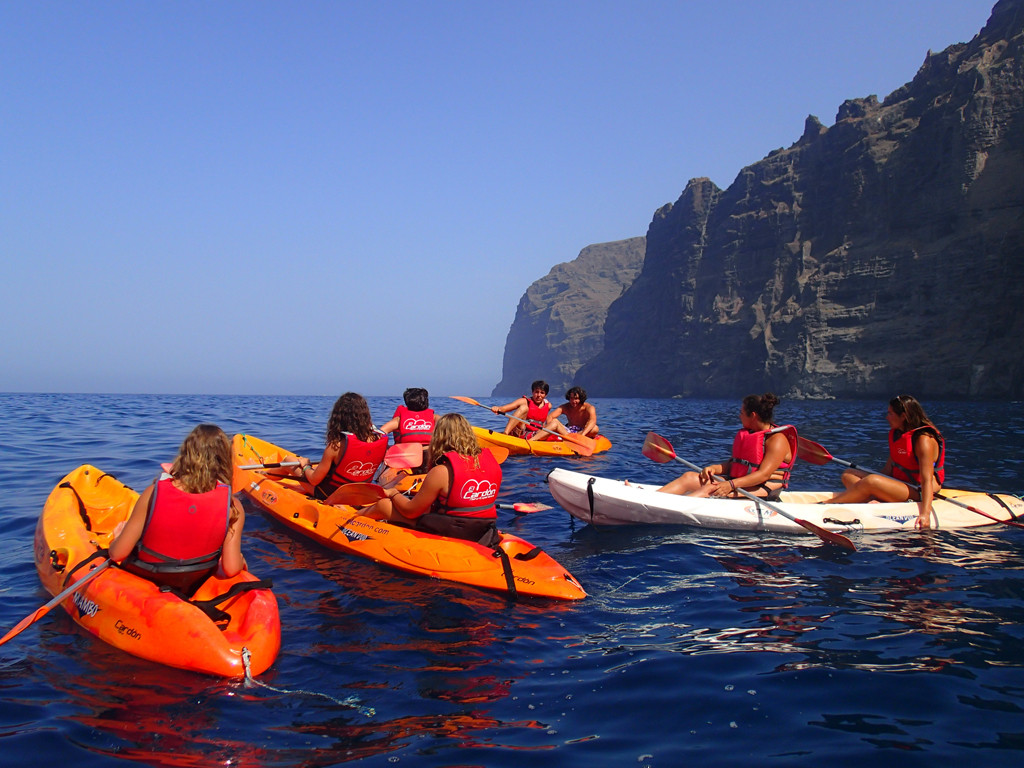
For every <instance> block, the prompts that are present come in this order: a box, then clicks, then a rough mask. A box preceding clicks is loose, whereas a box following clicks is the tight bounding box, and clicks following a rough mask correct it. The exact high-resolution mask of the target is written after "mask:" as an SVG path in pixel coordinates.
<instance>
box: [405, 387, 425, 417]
mask: <svg viewBox="0 0 1024 768" xmlns="http://www.w3.org/2000/svg"><path fill="white" fill-rule="evenodd" d="M402 399H403V400H405V407H406V408H408V409H409V410H411V411H425V410H427V408H429V407H430V396H429V395H428V394H427V390H425V389H423V388H421V387H409V388H408V389H407V390H405V392H403V393H402Z"/></svg>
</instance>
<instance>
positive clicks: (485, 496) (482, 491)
mask: <svg viewBox="0 0 1024 768" xmlns="http://www.w3.org/2000/svg"><path fill="white" fill-rule="evenodd" d="M497 495H498V486H497V485H495V484H494V483H492V482H491V481H490V480H467V481H466V482H465V483H463V484H462V498H464V499H465V500H466V501H488V500H490V499H493V498H494V497H495V496H497Z"/></svg>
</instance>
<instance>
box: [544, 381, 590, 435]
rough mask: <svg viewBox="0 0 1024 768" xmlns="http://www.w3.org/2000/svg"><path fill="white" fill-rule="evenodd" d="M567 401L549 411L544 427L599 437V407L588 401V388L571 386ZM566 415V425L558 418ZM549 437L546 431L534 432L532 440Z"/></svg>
mask: <svg viewBox="0 0 1024 768" xmlns="http://www.w3.org/2000/svg"><path fill="white" fill-rule="evenodd" d="M565 399H566V400H567V402H565V403H562V404H561V405H560V406H558V407H557V408H555V409H554V410H553V411H551V412H550V413H548V420H547V423H546V424H545V425H544V428H545V429H547V430H549V431H551V432H557V433H558V434H560V435H566V434H576V435H583V436H584V437H597V435H598V428H597V409H596V408H595V407H594V406H593V405H592V404H591V403H588V402H587V390H585V389H584V388H583V387H570V389H569V391H568V392H566V393H565ZM563 415H564V416H565V420H566V425H564V426H563V424H562V422H561V421H559V420H558V418H559V416H563ZM545 437H547V434H546V433H545V432H541V431H539V430H538V431H537V432H534V434H533V437H531V438H530V439H531V440H543V439H544V438H545Z"/></svg>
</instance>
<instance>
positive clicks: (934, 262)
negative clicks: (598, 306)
mask: <svg viewBox="0 0 1024 768" xmlns="http://www.w3.org/2000/svg"><path fill="white" fill-rule="evenodd" d="M1022 32H1024V0H1001V1H1000V2H999V3H997V4H996V6H995V7H994V9H993V12H992V16H991V17H990V19H989V22H988V24H987V25H986V27H985V28H984V29H983V30H982V32H981V33H980V34H979V35H978V36H977V37H976V38H975V39H974V40H972V41H971V42H970V43H968V44H958V45H954V46H951V47H950V48H948V49H946V50H945V51H942V52H941V53H936V54H932V53H931V52H929V54H928V55H927V57H926V59H925V62H924V64H923V66H922V67H921V69H920V70H919V71H918V73H917V75H916V76H915V77H914V79H913V80H912V81H911V82H910V83H908V84H907V85H905V86H903V87H902V88H900V89H898V90H897V91H895V92H894V93H892V94H890V95H889V96H888V97H886V99H885V100H884V102H882V103H879V102H878V101H877V99H876V98H875V97H868V98H864V99H854V100H850V101H847V102H845V103H844V104H843V105H842V106H841V107H840V109H839V112H838V114H837V116H836V122H835V125H833V126H832V127H831V128H827V129H826V128H824V127H823V126H822V125H821V124H820V122H819V121H818V120H817V119H816V118H814V117H813V116H812V117H809V118H808V119H807V121H806V124H805V129H804V133H803V135H802V137H801V138H800V139H799V140H798V141H797V142H796V143H795V144H793V145H792V146H791V147H789V148H787V149H781V150H777V151H775V152H773V153H771V154H770V155H769V156H768V157H766V158H764V159H763V160H761V161H759V162H757V163H755V164H753V165H751V166H748V167H747V168H744V169H743V171H741V172H740V174H739V175H738V177H737V178H736V180H735V181H734V182H733V184H732V185H731V186H730V187H729V188H728V189H726V190H724V191H722V190H720V189H718V188H717V187H716V186H715V185H714V184H713V183H711V182H710V181H708V180H707V179H697V180H694V181H691V182H690V183H689V184H688V185H687V187H686V189H685V191H684V192H683V194H682V196H681V197H680V198H679V200H678V201H677V202H676V203H675V204H673V205H667V206H665V207H663V208H662V209H660V210H659V211H657V213H656V214H655V216H654V219H653V221H652V222H651V225H650V227H649V229H648V234H647V255H646V259H645V261H644V265H643V270H642V271H641V273H640V275H639V276H638V277H637V279H636V280H635V281H634V283H633V284H632V286H631V287H630V288H629V289H628V290H627V291H626V292H625V294H624V295H623V296H622V297H621V298H620V299H619V300H618V301H616V302H615V303H614V304H613V305H612V306H611V307H610V308H609V310H608V315H607V321H606V324H605V338H604V348H603V350H602V351H601V352H600V353H598V354H597V355H595V357H594V358H593V359H592V360H590V361H589V362H587V363H585V364H584V365H582V366H581V367H580V369H579V370H578V371H577V373H576V377H575V378H576V380H577V381H578V382H580V383H581V384H583V385H584V386H586V387H587V388H588V390H589V391H590V392H591V393H592V394H595V395H599V396H649V397H668V396H675V395H684V396H685V395H692V396H742V395H745V394H748V393H750V392H761V391H765V390H774V391H776V392H777V393H779V394H784V395H787V396H790V397H794V396H796V397H801V396H802V397H889V396H892V395H893V394H895V393H896V392H897V391H907V392H912V393H914V394H916V395H917V396H919V397H923V398H929V399H937V398H962V397H973V398H1019V397H1022V396H1024V365H1022V363H1024V360H1022V358H1024V345H1022V344H1021V343H1020V341H1019V340H1020V338H1021V333H1022V331H1024V315H1022V313H1021V312H1020V309H1021V307H1022V302H1024V281H1021V280H1020V279H1019V274H1018V273H1019V272H1020V271H1021V268H1022V267H1024V181H1022V180H1024V109H1022V105H1024V64H1022V62H1024V34H1022Z"/></svg>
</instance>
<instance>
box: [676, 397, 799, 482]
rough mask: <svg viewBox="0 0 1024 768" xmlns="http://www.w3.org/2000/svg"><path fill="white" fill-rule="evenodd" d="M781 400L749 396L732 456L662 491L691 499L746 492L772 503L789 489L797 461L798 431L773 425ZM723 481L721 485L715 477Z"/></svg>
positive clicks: (742, 412) (745, 402)
mask: <svg viewBox="0 0 1024 768" xmlns="http://www.w3.org/2000/svg"><path fill="white" fill-rule="evenodd" d="M778 404H779V399H778V398H777V397H776V396H775V395H773V394H772V393H771V392H766V393H765V394H763V395H747V396H746V397H745V398H743V405H742V407H741V408H740V423H741V424H742V425H743V427H742V429H740V430H739V431H738V432H737V433H736V436H735V437H734V438H733V441H732V456H731V457H730V458H729V459H728V460H727V461H723V462H722V463H720V464H709V465H708V466H706V467H704V469H702V470H701V471H700V472H699V473H698V472H687V473H685V474H683V475H680V476H679V477H677V478H676V479H675V480H673V481H672V482H670V483H668V484H667V485H664V486H662V487H661V488H659V489H658V490H659V491H662V492H664V493H675V494H685V495H687V496H714V497H730V498H736V497H738V496H741V495H742V494H738V493H737V492H736V489H737V488H742V489H743V490H745V491H747V493H752V494H754V495H755V496H762V497H764V498H765V499H768V500H769V501H773V500H775V499H778V497H779V493H780V492H781V491H782V490H783V489H785V488H787V487H789V473H790V470H791V469H792V467H793V463H794V461H796V452H797V435H796V427H794V426H793V425H791V424H786V425H784V426H781V427H777V426H775V425H774V424H773V423H772V417H773V415H774V412H775V406H776V405H778ZM716 476H717V477H719V478H723V479H722V480H721V481H718V480H715V479H714V477H716Z"/></svg>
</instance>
